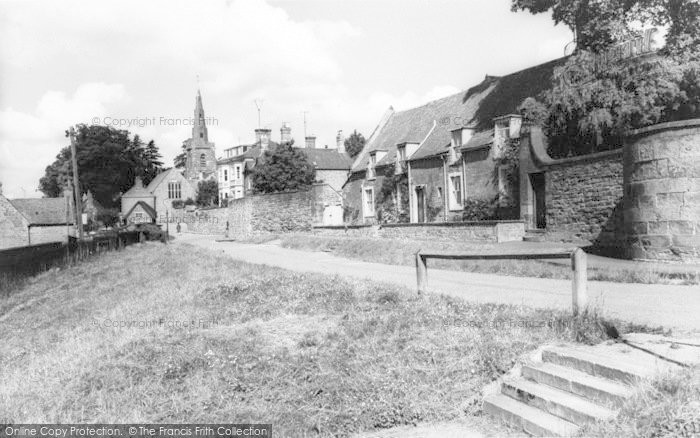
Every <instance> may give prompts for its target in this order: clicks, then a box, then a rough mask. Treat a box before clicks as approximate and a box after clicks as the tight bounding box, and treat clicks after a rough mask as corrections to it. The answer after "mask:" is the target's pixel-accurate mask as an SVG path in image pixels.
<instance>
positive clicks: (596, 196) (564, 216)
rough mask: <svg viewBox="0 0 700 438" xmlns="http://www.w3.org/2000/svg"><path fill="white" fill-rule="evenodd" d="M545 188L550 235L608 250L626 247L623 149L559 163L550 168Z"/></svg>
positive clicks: (559, 161)
mask: <svg viewBox="0 0 700 438" xmlns="http://www.w3.org/2000/svg"><path fill="white" fill-rule="evenodd" d="M545 187H546V189H545V190H546V194H545V198H546V204H547V233H548V234H549V235H550V236H554V237H557V238H561V237H562V236H566V238H569V239H571V238H575V239H582V240H588V241H591V242H593V243H595V244H596V245H597V246H599V247H603V248H608V249H609V248H619V247H620V246H621V245H622V242H623V240H624V232H623V226H622V196H623V189H622V187H623V177H622V151H621V150H616V151H610V152H603V153H599V154H595V155H589V156H584V157H579V158H576V159H567V160H558V161H557V164H554V165H552V166H551V167H549V168H548V169H547V173H546V177H545ZM619 251H622V250H621V249H619V250H618V252H619Z"/></svg>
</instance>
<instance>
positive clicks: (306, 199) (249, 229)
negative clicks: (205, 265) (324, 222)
mask: <svg viewBox="0 0 700 438" xmlns="http://www.w3.org/2000/svg"><path fill="white" fill-rule="evenodd" d="M315 208H316V204H315V195H314V191H313V190H309V191H303V192H292V193H273V194H265V195H254V196H246V197H245V198H240V199H234V200H232V201H231V202H230V203H229V206H228V207H226V208H216V209H211V210H200V211H197V212H195V213H183V218H182V220H183V221H184V222H186V223H187V230H188V231H189V232H192V233H202V234H225V233H226V227H227V224H228V235H229V237H232V238H246V237H250V236H253V235H256V234H265V233H282V232H292V231H295V232H296V231H310V230H311V225H312V221H313V219H314V217H315V211H314V209H315Z"/></svg>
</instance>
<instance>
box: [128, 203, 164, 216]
mask: <svg viewBox="0 0 700 438" xmlns="http://www.w3.org/2000/svg"><path fill="white" fill-rule="evenodd" d="M138 205H140V206H141V208H143V209H144V211H145V212H146V213H148V215H149V216H151V219H156V218H157V217H158V213H157V212H156V210H155V209H154V208H153V207H151V206H150V205H148V204H146V203H145V202H143V201H138V202H137V203H136V204H134V205H133V206H132V207H131V209H130V210H129V211H128V212H127V213H126V214H125V215H124V217H127V218H128V217H129V215H131V212H132V211H134V209H135V208H136V206H138Z"/></svg>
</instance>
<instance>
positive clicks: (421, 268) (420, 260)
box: [416, 251, 428, 294]
mask: <svg viewBox="0 0 700 438" xmlns="http://www.w3.org/2000/svg"><path fill="white" fill-rule="evenodd" d="M416 278H417V280H418V294H422V293H423V292H427V291H428V259H427V258H426V257H423V256H422V255H421V254H420V251H418V252H417V253H416Z"/></svg>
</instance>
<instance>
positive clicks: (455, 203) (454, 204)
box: [447, 172, 464, 211]
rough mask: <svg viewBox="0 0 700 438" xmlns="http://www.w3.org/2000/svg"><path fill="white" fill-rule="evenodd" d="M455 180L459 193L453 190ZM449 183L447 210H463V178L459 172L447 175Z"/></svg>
mask: <svg viewBox="0 0 700 438" xmlns="http://www.w3.org/2000/svg"><path fill="white" fill-rule="evenodd" d="M455 179H457V180H458V181H459V191H457V190H455ZM447 180H448V183H449V187H448V189H449V192H448V208H449V209H450V211H458V210H463V209H464V178H462V174H461V173H460V172H452V173H450V174H448V175H447ZM458 196H459V198H458Z"/></svg>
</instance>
